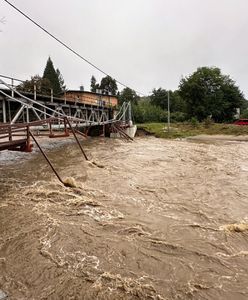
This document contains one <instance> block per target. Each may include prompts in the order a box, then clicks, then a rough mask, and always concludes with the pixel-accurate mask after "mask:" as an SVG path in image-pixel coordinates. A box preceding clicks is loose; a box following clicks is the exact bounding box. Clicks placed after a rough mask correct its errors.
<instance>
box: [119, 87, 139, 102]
mask: <svg viewBox="0 0 248 300" xmlns="http://www.w3.org/2000/svg"><path fill="white" fill-rule="evenodd" d="M139 98H140V97H139V96H138V95H137V94H136V92H135V91H134V90H132V89H130V88H128V87H126V88H124V89H123V90H122V91H121V93H120V95H119V97H118V99H119V104H120V105H121V104H122V103H123V102H129V101H130V102H131V103H132V104H136V105H137V104H138V100H139Z"/></svg>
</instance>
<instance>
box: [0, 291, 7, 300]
mask: <svg viewBox="0 0 248 300" xmlns="http://www.w3.org/2000/svg"><path fill="white" fill-rule="evenodd" d="M7 298H8V295H7V294H5V293H4V292H3V291H2V290H0V300H5V299H7Z"/></svg>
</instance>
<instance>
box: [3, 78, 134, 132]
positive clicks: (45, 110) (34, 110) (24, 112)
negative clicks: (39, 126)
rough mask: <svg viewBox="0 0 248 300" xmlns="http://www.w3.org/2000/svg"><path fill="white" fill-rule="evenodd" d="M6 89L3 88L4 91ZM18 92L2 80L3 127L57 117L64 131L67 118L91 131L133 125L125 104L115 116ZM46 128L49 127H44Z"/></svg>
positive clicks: (102, 109)
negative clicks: (64, 122) (93, 128)
mask: <svg viewBox="0 0 248 300" xmlns="http://www.w3.org/2000/svg"><path fill="white" fill-rule="evenodd" d="M1 86H3V87H4V88H1ZM34 98H35V99H31V98H30V97H26V96H25V95H23V94H22V93H20V92H18V91H17V90H16V89H15V88H14V87H13V86H12V85H9V84H7V83H6V82H5V81H3V80H1V79H0V122H2V123H9V124H15V123H32V122H34V121H37V120H40V121H42V120H45V119H47V118H51V117H56V118H57V120H58V121H57V124H55V125H57V126H59V127H60V126H61V127H63V120H62V119H63V118H64V117H68V119H69V120H70V122H71V123H72V124H73V125H74V126H75V125H77V126H80V127H88V126H95V125H106V124H111V123H116V122H119V123H120V122H121V123H122V124H124V125H128V124H129V123H130V122H131V119H132V116H131V104H130V103H123V105H122V107H121V108H120V110H119V111H118V113H117V114H116V115H114V111H113V109H111V108H108V107H100V106H89V105H85V104H83V103H82V104H81V103H72V102H68V101H66V99H59V100H57V101H56V100H54V99H53V98H52V97H51V99H47V101H44V100H42V101H41V100H39V101H38V100H36V95H34ZM44 126H47V125H43V127H44Z"/></svg>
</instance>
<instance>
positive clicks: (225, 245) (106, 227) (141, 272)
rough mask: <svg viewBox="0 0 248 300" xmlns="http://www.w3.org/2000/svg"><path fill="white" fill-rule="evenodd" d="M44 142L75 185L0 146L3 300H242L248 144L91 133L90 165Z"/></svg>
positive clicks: (72, 147) (65, 146)
mask: <svg viewBox="0 0 248 300" xmlns="http://www.w3.org/2000/svg"><path fill="white" fill-rule="evenodd" d="M51 143H52V144H51V145H48V144H46V143H43V147H44V149H46V151H47V153H48V156H49V157H50V158H51V159H52V161H53V162H54V165H55V167H56V169H57V170H58V171H59V173H60V175H61V176H62V178H66V177H73V178H74V179H75V181H76V183H77V187H76V188H68V187H64V186H62V185H61V184H60V183H59V182H58V181H57V179H56V177H54V175H53V174H52V173H51V171H50V169H49V167H48V166H47V165H46V163H45V162H44V159H43V158H42V157H41V155H40V154H39V153H38V152H36V151H35V152H34V153H32V154H24V153H8V154H7V153H6V152H2V153H0V172H1V176H0V289H1V290H2V291H4V292H5V293H7V294H8V295H9V299H11V300H21V299H25V300H26V299H28V300H30V299H35V300H36V299H39V300H41V299H42V300H43V299H66V300H67V299H68V300H70V299H71V300H72V299H79V300H80V299H111V300H115V299H144V300H145V299H154V300H155V299H156V300H161V299H177V300H180V299H182V300H183V299H221V300H222V299H223V300H247V299H248V284H247V283H248V260H247V258H248V231H246V229H248V226H247V225H246V224H247V223H248V143H245V142H235V141H232V142H228V141H219V142H214V141H212V142H209V143H202V142H197V143H196V142H192V141H191V142H190V141H168V140H162V139H156V138H154V137H149V138H147V137H145V138H137V139H136V140H135V141H134V142H133V143H128V142H124V141H121V140H111V139H101V138H99V139H89V140H88V141H86V142H84V147H85V150H86V152H87V153H89V156H90V158H91V160H93V161H95V162H97V163H98V165H99V166H96V165H93V164H91V163H88V162H86V161H85V160H84V157H83V155H82V153H81V152H80V150H79V149H78V147H77V145H76V144H75V143H74V142H73V141H68V140H67V141H66V143H65V142H61V141H55V140H51ZM56 145H57V146H56ZM101 166H102V167H101ZM231 224H236V225H231Z"/></svg>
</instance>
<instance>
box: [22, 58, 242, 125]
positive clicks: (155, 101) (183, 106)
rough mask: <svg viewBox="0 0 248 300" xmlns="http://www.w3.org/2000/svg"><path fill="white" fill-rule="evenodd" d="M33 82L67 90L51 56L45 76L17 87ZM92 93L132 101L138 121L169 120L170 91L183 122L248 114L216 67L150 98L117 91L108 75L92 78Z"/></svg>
mask: <svg viewBox="0 0 248 300" xmlns="http://www.w3.org/2000/svg"><path fill="white" fill-rule="evenodd" d="M34 84H35V85H36V90H37V93H41V94H50V93H51V89H53V93H54V95H59V94H61V93H63V92H64V91H65V90H66V85H65V82H64V79H63V76H62V74H61V72H60V71H59V69H56V70H55V68H54V65H53V62H52V60H51V58H50V57H49V58H48V60H47V63H46V67H45V69H44V72H43V76H42V77H40V76H39V75H35V76H33V77H31V80H26V81H25V82H23V83H22V84H21V85H20V86H19V87H18V88H19V89H21V90H24V91H27V92H33V87H34ZM90 89H91V92H95V93H96V92H98V91H99V90H101V93H103V94H104V93H105V94H111V95H115V96H117V97H118V103H119V105H120V106H121V105H122V103H123V102H129V101H131V103H132V106H133V112H134V118H135V121H136V122H138V123H144V122H165V121H166V120H167V107H168V93H169V95H170V112H171V119H172V121H177V122H182V121H185V120H190V119H192V118H194V119H196V120H198V121H203V120H205V119H207V118H208V119H212V120H213V121H214V122H229V121H232V120H233V119H234V116H235V114H236V112H237V109H238V108H240V109H241V111H242V112H243V113H246V114H247V115H248V110H247V108H248V101H246V100H245V97H244V95H243V93H242V92H241V91H240V88H239V87H238V86H237V84H236V83H235V81H234V80H233V79H231V77H230V76H228V75H224V74H222V72H221V70H220V69H219V68H217V67H201V68H198V69H197V70H196V71H195V72H194V73H192V74H191V75H189V76H187V77H184V78H182V79H181V80H180V82H179V87H178V89H177V90H175V91H171V90H166V89H164V88H162V87H160V88H158V89H153V91H152V93H151V95H150V96H148V97H140V96H139V95H137V93H136V92H135V91H134V90H132V89H130V88H128V87H126V88H124V89H123V90H121V91H118V85H117V83H116V80H115V79H113V78H112V77H110V76H105V77H103V78H102V79H101V81H100V82H99V83H98V82H97V80H96V78H95V77H94V76H92V77H91V80H90Z"/></svg>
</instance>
